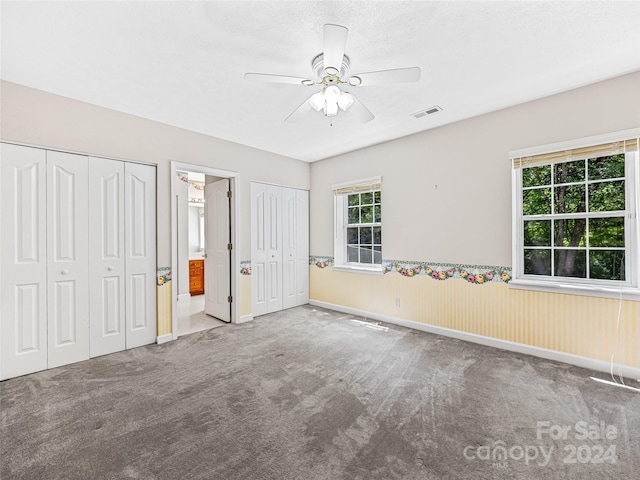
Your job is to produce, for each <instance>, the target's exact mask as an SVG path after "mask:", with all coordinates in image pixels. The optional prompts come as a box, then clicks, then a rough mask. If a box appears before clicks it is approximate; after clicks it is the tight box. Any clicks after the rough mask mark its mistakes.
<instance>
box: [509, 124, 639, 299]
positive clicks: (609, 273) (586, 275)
mask: <svg viewBox="0 0 640 480" xmlns="http://www.w3.org/2000/svg"><path fill="white" fill-rule="evenodd" d="M629 133H630V132H621V134H624V136H627V135H629ZM610 138H611V136H609V135H608V136H602V137H594V138H591V139H584V140H582V141H576V142H571V144H565V145H564V147H563V148H558V149H557V150H555V151H554V149H553V148H552V147H556V148H557V147H560V145H556V146H548V147H541V150H542V153H539V154H536V153H533V154H529V155H527V154H526V152H518V153H519V155H517V156H514V155H513V154H512V159H513V165H514V170H513V172H514V173H513V184H514V213H515V219H514V232H513V233H514V262H513V263H514V265H513V267H514V276H513V278H514V280H513V283H514V285H515V286H518V284H523V285H529V286H535V285H547V286H555V287H558V286H568V287H572V288H576V287H578V288H581V287H582V288H585V289H591V290H594V291H595V290H596V289H604V290H606V289H610V290H611V289H615V290H616V291H621V290H622V291H624V290H630V289H631V290H637V286H638V273H639V272H638V265H637V261H638V234H637V221H636V217H635V215H636V211H637V195H636V175H637V171H638V165H637V164H638V141H637V139H636V138H633V137H630V138H622V139H616V141H607V142H603V143H596V144H594V143H593V142H594V141H597V140H599V141H600V142H602V141H603V140H606V139H610ZM585 145H586V146H585ZM545 150H546V152H545ZM523 153H525V154H524V155H523Z"/></svg>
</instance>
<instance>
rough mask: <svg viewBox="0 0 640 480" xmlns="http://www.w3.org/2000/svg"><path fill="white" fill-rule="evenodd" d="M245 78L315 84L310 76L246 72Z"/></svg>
mask: <svg viewBox="0 0 640 480" xmlns="http://www.w3.org/2000/svg"><path fill="white" fill-rule="evenodd" d="M244 79H245V80H249V81H252V82H273V83H291V84H294V85H307V84H308V85H313V81H312V80H309V79H308V78H300V77H287V76H285V75H271V74H269V73H245V74H244Z"/></svg>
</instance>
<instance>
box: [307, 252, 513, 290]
mask: <svg viewBox="0 0 640 480" xmlns="http://www.w3.org/2000/svg"><path fill="white" fill-rule="evenodd" d="M309 265H315V266H316V267H318V268H326V267H331V266H333V257H316V256H311V257H309ZM382 266H383V267H384V273H385V274H386V273H391V272H397V273H399V274H400V275H402V276H404V277H415V276H417V275H428V276H429V277H431V278H432V279H433V280H438V281H443V280H448V279H450V278H457V279H462V280H465V281H467V282H469V283H475V284H479V285H481V284H484V283H488V282H504V283H509V281H510V280H511V275H512V273H511V267H499V266H491V265H465V264H456V263H437V262H415V261H410V260H409V261H407V260H382Z"/></svg>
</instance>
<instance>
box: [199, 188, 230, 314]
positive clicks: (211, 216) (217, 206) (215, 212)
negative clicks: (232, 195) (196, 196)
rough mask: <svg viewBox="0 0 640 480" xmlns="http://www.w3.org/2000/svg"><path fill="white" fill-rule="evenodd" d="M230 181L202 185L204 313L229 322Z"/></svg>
mask: <svg viewBox="0 0 640 480" xmlns="http://www.w3.org/2000/svg"><path fill="white" fill-rule="evenodd" d="M228 192H229V179H228V178H225V179H223V180H218V181H217V182H214V183H209V184H206V185H205V186H204V228H205V237H204V238H205V240H204V241H205V258H204V297H205V300H204V312H205V313H206V314H207V315H211V316H214V317H216V318H218V319H220V320H223V321H225V322H230V321H231V303H230V301H229V298H230V296H231V251H230V249H229V245H230V244H231V223H230V206H229V197H228V196H227V194H228Z"/></svg>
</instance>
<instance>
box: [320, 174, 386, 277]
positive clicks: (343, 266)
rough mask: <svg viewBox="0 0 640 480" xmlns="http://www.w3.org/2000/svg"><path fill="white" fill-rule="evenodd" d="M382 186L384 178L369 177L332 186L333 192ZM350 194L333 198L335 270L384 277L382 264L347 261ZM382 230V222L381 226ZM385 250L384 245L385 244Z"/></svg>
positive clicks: (335, 195)
mask: <svg viewBox="0 0 640 480" xmlns="http://www.w3.org/2000/svg"><path fill="white" fill-rule="evenodd" d="M371 184H382V177H369V178H363V179H360V180H353V181H350V182H345V183H338V184H335V185H332V188H333V190H334V191H335V190H340V189H348V188H349V187H358V186H361V185H371ZM374 190H380V191H381V192H382V189H381V188H380V189H378V188H376V189H371V190H362V191H360V193H362V192H365V193H366V192H367V191H374ZM348 196H349V193H335V194H334V196H333V206H334V216H333V217H334V227H333V232H334V235H333V269H334V270H337V271H344V272H358V273H368V274H374V275H382V274H383V273H384V267H383V265H382V264H368V263H367V264H365V263H353V262H352V263H349V262H348V261H347V226H348V223H349V222H348V216H347V209H348V205H347V203H348V202H347V199H348ZM380 226H381V228H382V222H381V224H380ZM383 249H384V243H383Z"/></svg>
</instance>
